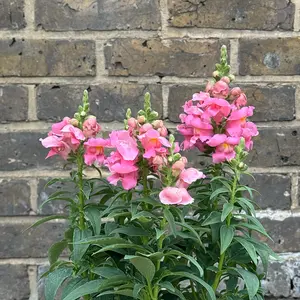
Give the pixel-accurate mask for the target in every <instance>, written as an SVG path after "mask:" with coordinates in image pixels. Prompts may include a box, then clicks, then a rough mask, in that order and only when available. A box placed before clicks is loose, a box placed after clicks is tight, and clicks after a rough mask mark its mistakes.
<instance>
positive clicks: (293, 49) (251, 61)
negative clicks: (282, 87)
mask: <svg viewBox="0 0 300 300" xmlns="http://www.w3.org/2000/svg"><path fill="white" fill-rule="evenodd" d="M299 50H300V44H299V39H298V38H276V39H274V38H273V39H241V40H240V49H239V61H240V75H299V74H300V57H299V55H298V53H299Z"/></svg>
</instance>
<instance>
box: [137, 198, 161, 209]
mask: <svg viewBox="0 0 300 300" xmlns="http://www.w3.org/2000/svg"><path fill="white" fill-rule="evenodd" d="M134 201H136V202H143V203H147V204H150V205H152V206H153V207H157V206H162V204H161V203H160V202H159V201H157V200H154V199H152V198H150V197H148V198H138V199H135V200H134Z"/></svg>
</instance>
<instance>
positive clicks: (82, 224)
mask: <svg viewBox="0 0 300 300" xmlns="http://www.w3.org/2000/svg"><path fill="white" fill-rule="evenodd" d="M83 166H84V161H83V156H82V154H81V151H78V156H77V168H78V171H77V172H78V173H77V176H78V183H77V184H78V189H79V192H78V198H79V207H78V208H79V228H80V229H81V230H84V229H85V220H84V205H85V203H84V194H83Z"/></svg>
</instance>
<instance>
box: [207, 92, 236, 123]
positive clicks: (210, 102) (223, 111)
mask: <svg viewBox="0 0 300 300" xmlns="http://www.w3.org/2000/svg"><path fill="white" fill-rule="evenodd" d="M201 107H205V110H204V113H203V116H202V117H203V119H206V120H209V119H210V118H211V117H212V118H213V119H214V120H215V121H216V122H217V123H220V122H221V121H222V119H223V118H226V117H228V115H229V114H230V111H231V106H230V104H229V102H228V101H226V100H224V99H218V98H209V99H207V100H206V101H205V102H204V103H203V104H202V105H201Z"/></svg>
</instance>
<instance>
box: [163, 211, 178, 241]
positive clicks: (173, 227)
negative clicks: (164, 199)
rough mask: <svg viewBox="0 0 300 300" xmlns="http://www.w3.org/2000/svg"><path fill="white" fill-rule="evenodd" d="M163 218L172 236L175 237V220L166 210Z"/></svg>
mask: <svg viewBox="0 0 300 300" xmlns="http://www.w3.org/2000/svg"><path fill="white" fill-rule="evenodd" d="M164 216H165V218H166V219H167V221H168V224H169V225H170V229H171V232H172V233H173V235H174V236H175V237H176V226H175V220H174V217H173V215H172V214H171V212H170V211H169V209H168V208H165V209H164Z"/></svg>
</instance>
